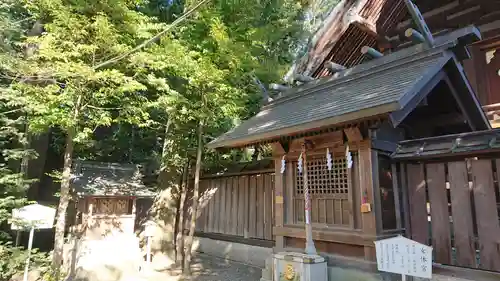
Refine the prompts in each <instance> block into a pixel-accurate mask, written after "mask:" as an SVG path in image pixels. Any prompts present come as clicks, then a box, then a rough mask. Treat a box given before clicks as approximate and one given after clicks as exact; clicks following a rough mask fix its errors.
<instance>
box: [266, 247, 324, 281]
mask: <svg viewBox="0 0 500 281" xmlns="http://www.w3.org/2000/svg"><path fill="white" fill-rule="evenodd" d="M273 262H274V281H327V280H328V273H327V272H328V271H327V265H326V261H325V259H324V258H323V257H321V256H318V255H307V254H302V253H293V252H284V253H277V254H274V259H273Z"/></svg>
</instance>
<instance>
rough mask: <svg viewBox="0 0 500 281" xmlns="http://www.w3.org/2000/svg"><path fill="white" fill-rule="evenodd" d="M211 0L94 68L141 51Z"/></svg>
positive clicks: (201, 3) (198, 5)
mask: <svg viewBox="0 0 500 281" xmlns="http://www.w3.org/2000/svg"><path fill="white" fill-rule="evenodd" d="M208 1H209V0H202V1H200V2H199V3H198V4H196V5H195V6H194V7H193V8H192V9H191V10H189V11H187V12H186V13H184V14H183V15H182V16H180V17H179V18H177V19H176V20H175V21H173V22H172V23H171V24H170V25H168V26H167V27H166V28H165V29H164V30H162V31H161V32H160V33H158V34H156V35H155V36H153V37H152V38H150V39H148V40H146V41H144V42H142V43H141V44H140V45H138V46H137V47H135V48H133V49H132V50H130V51H128V52H125V53H124V54H122V55H119V56H116V57H114V58H111V59H109V60H107V61H105V62H103V63H100V64H98V65H96V66H95V67H93V68H94V70H97V69H99V68H103V67H105V66H108V65H110V64H112V63H115V62H118V61H120V60H122V59H124V58H126V57H128V56H129V55H131V54H133V53H135V52H137V51H139V50H140V49H142V48H144V47H146V46H147V45H148V44H150V43H152V42H154V41H155V40H157V39H158V38H161V37H162V36H163V35H165V34H166V33H167V32H169V31H170V30H171V29H172V28H174V27H176V26H177V25H178V24H179V23H181V22H182V21H184V20H185V19H186V18H187V17H189V16H190V15H191V14H192V13H194V12H195V11H196V10H197V9H198V8H199V7H200V6H201V5H203V4H205V3H206V2H208Z"/></svg>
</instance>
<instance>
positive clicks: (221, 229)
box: [185, 172, 274, 240]
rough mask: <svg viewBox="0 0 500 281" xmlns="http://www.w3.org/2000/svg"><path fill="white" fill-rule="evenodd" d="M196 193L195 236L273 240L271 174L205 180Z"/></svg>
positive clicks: (186, 222)
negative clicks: (206, 235)
mask: <svg viewBox="0 0 500 281" xmlns="http://www.w3.org/2000/svg"><path fill="white" fill-rule="evenodd" d="M200 189H201V197H200V203H199V204H200V205H199V209H198V214H197V221H196V231H197V232H202V233H207V234H223V235H228V236H239V237H241V238H253V239H262V240H273V233H272V228H273V221H274V207H273V206H274V205H273V198H274V196H273V192H274V173H270V172H264V173H257V174H241V175H238V174H235V175H231V176H217V177H211V178H205V179H202V180H201V181H200ZM190 203H191V202H190V200H188V201H187V202H186V205H187V206H186V209H185V212H186V216H185V218H189V217H190V205H191V204H190ZM185 229H189V219H188V220H186V221H185Z"/></svg>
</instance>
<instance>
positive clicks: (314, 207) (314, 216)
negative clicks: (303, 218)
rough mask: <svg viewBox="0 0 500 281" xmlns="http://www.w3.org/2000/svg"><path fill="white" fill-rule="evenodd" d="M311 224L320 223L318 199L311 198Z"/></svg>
mask: <svg viewBox="0 0 500 281" xmlns="http://www.w3.org/2000/svg"><path fill="white" fill-rule="evenodd" d="M311 197H312V196H311ZM311 222H312V223H318V198H311Z"/></svg>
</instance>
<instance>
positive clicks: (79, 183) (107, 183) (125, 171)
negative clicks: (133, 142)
mask: <svg viewBox="0 0 500 281" xmlns="http://www.w3.org/2000/svg"><path fill="white" fill-rule="evenodd" d="M72 175H73V180H72V187H73V188H74V189H75V192H76V193H77V194H78V195H80V196H81V195H93V196H135V197H152V196H154V193H153V192H152V191H150V190H149V189H148V188H147V187H146V186H145V185H144V184H143V182H142V174H141V172H140V169H139V166H138V165H131V164H116V163H100V162H91V161H76V162H75V164H74V166H73V173H72Z"/></svg>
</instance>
